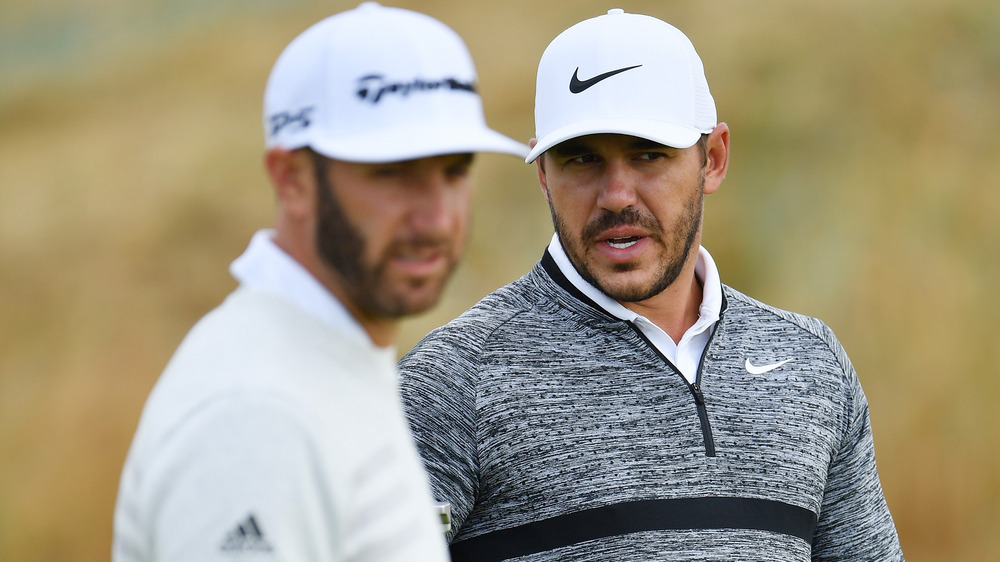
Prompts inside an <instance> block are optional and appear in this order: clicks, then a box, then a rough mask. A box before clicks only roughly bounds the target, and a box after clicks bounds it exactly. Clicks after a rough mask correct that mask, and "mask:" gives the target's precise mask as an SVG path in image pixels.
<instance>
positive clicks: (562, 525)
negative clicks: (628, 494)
mask: <svg viewBox="0 0 1000 562" xmlns="http://www.w3.org/2000/svg"><path fill="white" fill-rule="evenodd" d="M707 529H747V530H759V531H770V532H773V533H781V534H785V535H791V536H794V537H798V538H800V539H802V540H804V541H806V542H807V543H810V544H811V543H812V537H813V532H814V531H815V529H816V514H814V513H813V512H812V511H809V510H808V509H804V508H801V507H798V506H794V505H789V504H786V503H782V502H777V501H772V500H763V499H755V498H717V497H707V498H679V499H664V500H643V501H636V502H629V503H620V504H616V505H609V506H606V507H598V508H594V509H586V510H583V511H577V512H574V513H568V514H566V515H560V516H557V517H552V518H551V519H544V520H542V521H536V522H534V523H528V524H526V525H521V526H518V527H512V528H509V529H502V530H499V531H494V532H492V533H486V534H483V535H479V536H476V537H472V538H470V539H465V540H461V541H458V542H454V543H452V544H451V559H452V562H467V561H469V562H471V561H475V562H497V561H500V560H507V559H510V558H516V557H518V556H525V555H528V554H534V553H537V552H545V551H549V550H554V549H557V548H561V547H564V546H569V545H573V544H577V543H581V542H584V541H589V540H593V539H600V538H605V537H613V536H618V535H626V534H629V533H638V532H642V531H672V530H707Z"/></svg>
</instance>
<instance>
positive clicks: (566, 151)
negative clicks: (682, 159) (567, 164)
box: [551, 137, 678, 158]
mask: <svg viewBox="0 0 1000 562" xmlns="http://www.w3.org/2000/svg"><path fill="white" fill-rule="evenodd" d="M625 148H626V149H628V150H678V149H677V148H674V147H670V146H667V145H665V144H663V143H659V142H656V141H654V140H649V139H644V138H641V137H632V140H631V141H630V142H629V143H628V144H627V145H626V146H625ZM551 150H552V153H553V155H555V156H558V157H561V158H568V157H571V156H579V155H580V154H589V153H591V152H594V150H595V149H594V146H593V145H592V144H590V143H588V142H587V141H586V140H583V139H579V138H578V139H571V140H568V141H564V142H561V143H559V144H557V145H556V146H554V147H552V148H551Z"/></svg>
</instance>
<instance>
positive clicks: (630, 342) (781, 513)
mask: <svg viewBox="0 0 1000 562" xmlns="http://www.w3.org/2000/svg"><path fill="white" fill-rule="evenodd" d="M723 292H724V298H725V301H726V302H725V304H724V307H723V314H722V317H721V319H720V320H719V322H718V324H717V327H716V329H715V333H714V334H713V336H712V340H711V342H710V343H709V345H708V347H707V348H706V351H705V354H704V356H703V357H702V364H701V367H700V369H699V373H698V380H697V382H696V384H693V385H691V384H688V383H687V381H685V379H684V378H683V377H682V376H681V375H680V373H678V372H677V370H676V369H675V368H674V367H673V365H671V364H670V362H669V361H667V360H666V359H665V358H664V357H663V356H662V355H661V354H659V353H658V352H657V351H656V349H655V348H654V347H653V346H652V345H650V344H649V343H648V342H647V341H646V340H645V339H644V337H643V336H642V334H641V333H640V332H639V331H638V330H637V329H635V328H633V327H632V326H631V325H630V323H628V322H625V321H622V320H619V319H616V318H614V317H612V316H610V315H608V314H607V313H605V312H604V311H602V310H601V309H599V308H598V307H597V306H596V305H595V304H593V303H592V302H590V301H589V300H588V299H587V297H585V296H584V295H583V294H582V293H580V292H579V291H578V290H576V289H575V288H574V287H573V286H572V285H571V284H570V283H569V282H568V281H566V279H565V277H563V275H562V274H561V272H559V269H558V267H557V266H556V265H555V263H554V262H553V261H552V259H551V257H550V256H549V255H548V254H547V253H546V254H545V256H544V257H543V259H542V260H541V261H540V262H539V264H538V265H536V266H535V268H534V269H533V270H532V271H531V272H530V273H529V274H528V275H526V276H524V277H522V278H521V279H519V280H517V281H515V282H513V283H511V284H509V285H507V286H505V287H502V288H500V289H499V290H497V291H495V292H494V293H492V294H490V295H488V296H487V297H485V298H484V299H483V300H482V301H480V302H479V303H478V304H477V305H475V306H474V307H472V308H471V309H469V310H468V311H467V312H465V313H464V314H463V315H462V316H460V317H459V318H457V319H455V320H453V321H452V322H450V323H449V324H448V325H446V326H444V327H442V328H439V329H437V330H435V331H434V332H432V333H430V334H429V335H428V336H427V337H426V338H425V339H424V340H423V341H421V342H420V343H419V344H418V345H417V346H416V347H415V348H414V349H413V350H412V351H411V352H410V353H408V354H407V355H406V356H405V357H404V358H403V359H402V360H401V362H400V371H401V374H402V387H401V388H402V393H403V399H404V403H405V406H406V409H407V416H408V418H409V421H410V425H411V428H412V429H413V431H414V434H415V438H416V441H417V447H418V449H419V450H420V453H421V455H422V456H423V458H424V461H425V464H426V466H427V468H428V471H429V473H430V478H431V483H432V487H433V488H434V492H435V495H436V496H437V499H438V500H441V501H447V502H449V503H450V504H451V507H452V513H453V518H454V519H453V532H452V536H451V537H450V539H451V541H452V542H451V554H452V557H453V560H455V561H456V562H460V561H463V560H469V561H476V562H488V561H491V560H518V561H521V562H528V561H531V562H540V561H566V560H572V561H589V560H594V561H598V560H601V561H603V560H616V561H620V560H634V561H643V562H646V561H650V560H774V561H779V560H780V561H783V562H787V561H792V560H809V559H810V558H811V559H813V560H879V561H882V560H902V559H903V554H902V551H901V549H900V546H899V540H898V538H897V535H896V530H895V527H894V525H893V521H892V517H891V515H890V514H889V510H888V508H887V506H886V503H885V498H884V496H883V494H882V487H881V484H880V482H879V478H878V473H877V471H876V467H875V453H874V448H873V443H872V434H871V427H870V425H869V419H868V404H867V401H866V399H865V396H864V393H863V392H862V389H861V385H860V383H859V382H858V378H857V375H856V374H855V372H854V368H853V367H852V366H851V363H850V361H849V360H848V358H847V355H846V353H845V352H844V350H843V348H842V347H841V345H840V344H839V343H838V342H837V340H836V338H835V337H834V335H833V333H832V332H831V330H830V329H829V328H828V327H827V326H826V325H824V324H823V323H822V322H820V321H818V320H816V319H813V318H809V317H805V316H801V315H798V314H793V313H789V312H785V311H782V310H778V309H775V308H772V307H769V306H767V305H764V304H762V303H760V302H757V301H755V300H753V299H751V298H749V297H747V296H745V295H743V294H741V293H739V292H737V291H735V290H733V289H732V288H729V287H724V290H723ZM748 360H749V361H750V366H749V369H750V370H753V371H755V372H758V373H759V374H751V373H750V372H749V371H748V364H747V361H748ZM785 360H788V362H787V363H784V364H782V365H780V366H778V367H773V366H774V364H776V363H778V362H781V361H785ZM768 366H771V367H772V368H770V370H767V371H766V372H762V373H761V372H759V371H760V370H761V369H756V368H754V367H768Z"/></svg>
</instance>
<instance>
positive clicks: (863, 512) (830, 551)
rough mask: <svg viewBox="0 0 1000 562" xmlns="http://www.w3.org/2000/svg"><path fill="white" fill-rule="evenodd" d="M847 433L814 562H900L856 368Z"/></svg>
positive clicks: (832, 473) (831, 475)
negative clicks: (815, 561)
mask: <svg viewBox="0 0 1000 562" xmlns="http://www.w3.org/2000/svg"><path fill="white" fill-rule="evenodd" d="M847 370H848V375H849V377H850V386H849V392H850V396H848V397H847V403H849V404H850V405H851V408H850V417H849V418H848V423H849V425H848V431H847V433H846V434H845V437H844V440H843V441H842V443H841V448H840V450H839V451H838V452H837V453H836V455H835V456H834V458H833V461H832V463H831V465H830V469H829V472H828V475H827V484H826V489H825V491H824V496H823V504H822V507H821V510H820V515H819V520H818V522H817V527H816V534H815V535H814V538H813V548H812V559H813V560H823V561H834V560H839V561H848V560H884V561H901V560H903V552H902V549H901V547H900V544H899V537H898V536H897V534H896V527H895V525H894V523H893V520H892V515H891V514H890V513H889V508H888V506H887V504H886V501H885V495H884V494H883V492H882V484H881V482H880V481H879V476H878V470H877V469H876V465H875V446H874V440H873V438H872V430H871V422H870V419H869V414H868V401H867V399H866V398H865V395H864V392H863V390H862V389H861V384H860V382H859V381H858V378H857V375H856V374H855V373H854V370H853V367H851V366H850V363H849V362H848V363H847Z"/></svg>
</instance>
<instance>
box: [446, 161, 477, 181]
mask: <svg viewBox="0 0 1000 562" xmlns="http://www.w3.org/2000/svg"><path fill="white" fill-rule="evenodd" d="M471 169H472V166H471V164H469V163H465V162H463V163H461V164H455V165H454V166H449V167H448V168H446V169H445V171H444V173H445V175H447V176H448V177H449V178H450V179H453V180H459V179H462V178H465V177H467V176H468V175H469V171H470V170H471Z"/></svg>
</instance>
